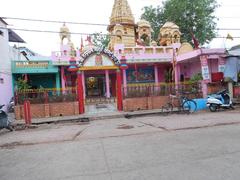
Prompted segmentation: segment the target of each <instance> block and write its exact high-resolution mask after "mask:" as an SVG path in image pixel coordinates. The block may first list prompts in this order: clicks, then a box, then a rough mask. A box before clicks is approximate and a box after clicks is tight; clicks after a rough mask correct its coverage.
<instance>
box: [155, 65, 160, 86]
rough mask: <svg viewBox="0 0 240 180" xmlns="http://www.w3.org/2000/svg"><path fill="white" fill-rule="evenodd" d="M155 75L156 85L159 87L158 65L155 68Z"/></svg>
mask: <svg viewBox="0 0 240 180" xmlns="http://www.w3.org/2000/svg"><path fill="white" fill-rule="evenodd" d="M154 73H155V84H156V85H158V82H159V80H158V67H157V65H155V66H154Z"/></svg>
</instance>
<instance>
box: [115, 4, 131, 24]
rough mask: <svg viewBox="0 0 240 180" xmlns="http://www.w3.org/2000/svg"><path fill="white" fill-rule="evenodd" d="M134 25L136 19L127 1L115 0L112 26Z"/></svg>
mask: <svg viewBox="0 0 240 180" xmlns="http://www.w3.org/2000/svg"><path fill="white" fill-rule="evenodd" d="M122 23H123V24H134V17H133V14H132V11H131V8H130V6H129V4H128V1H127V0H115V1H114V5H113V9H112V15H111V17H110V25H113V24H122Z"/></svg>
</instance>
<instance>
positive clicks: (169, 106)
mask: <svg viewBox="0 0 240 180" xmlns="http://www.w3.org/2000/svg"><path fill="white" fill-rule="evenodd" d="M172 111H173V105H172V104H171V103H167V104H166V105H164V106H162V113H166V114H168V113H172Z"/></svg>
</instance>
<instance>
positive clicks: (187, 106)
mask: <svg viewBox="0 0 240 180" xmlns="http://www.w3.org/2000/svg"><path fill="white" fill-rule="evenodd" d="M182 108H183V111H184V112H186V113H193V112H195V111H196V110H197V103H196V102H195V101H194V100H192V99H188V100H186V101H184V102H183V104H182Z"/></svg>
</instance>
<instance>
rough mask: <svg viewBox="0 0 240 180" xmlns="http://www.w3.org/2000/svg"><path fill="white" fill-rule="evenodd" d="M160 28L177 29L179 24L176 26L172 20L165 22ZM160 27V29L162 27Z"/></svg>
mask: <svg viewBox="0 0 240 180" xmlns="http://www.w3.org/2000/svg"><path fill="white" fill-rule="evenodd" d="M162 28H169V29H179V26H177V25H176V24H175V23H173V22H166V23H165V24H164V25H163V26H162ZM162 28H161V29H162Z"/></svg>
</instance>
